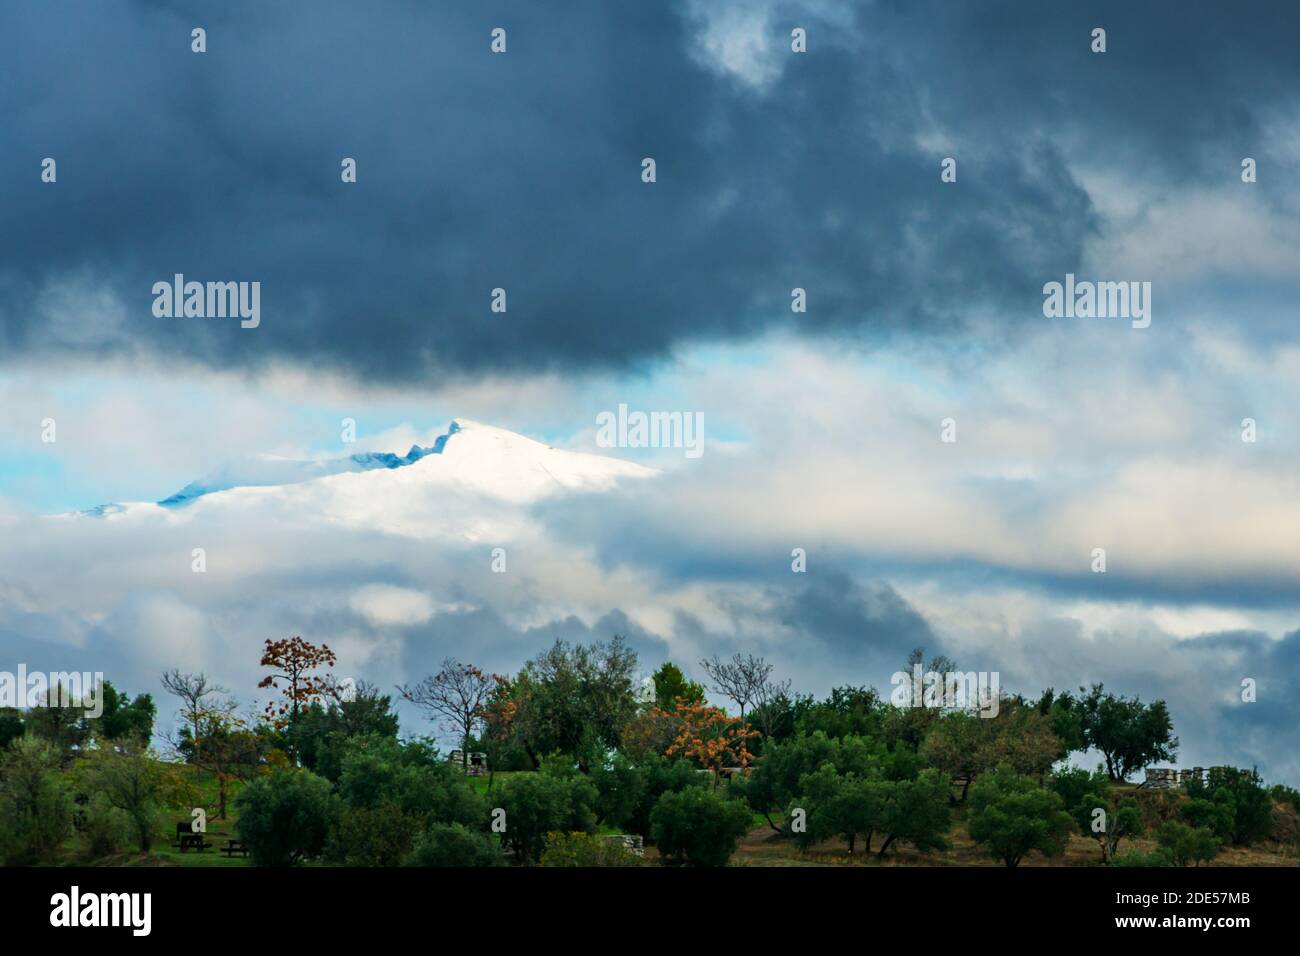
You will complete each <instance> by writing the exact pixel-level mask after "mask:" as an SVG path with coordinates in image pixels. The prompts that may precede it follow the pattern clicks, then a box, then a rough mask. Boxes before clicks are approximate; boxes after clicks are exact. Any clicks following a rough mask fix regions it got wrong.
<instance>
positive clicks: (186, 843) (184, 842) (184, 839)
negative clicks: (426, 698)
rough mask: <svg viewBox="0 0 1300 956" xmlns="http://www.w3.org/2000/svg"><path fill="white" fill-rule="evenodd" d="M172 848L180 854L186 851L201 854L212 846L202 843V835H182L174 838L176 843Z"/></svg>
mask: <svg viewBox="0 0 1300 956" xmlns="http://www.w3.org/2000/svg"><path fill="white" fill-rule="evenodd" d="M172 846H174V847H176V849H178V850H180V851H181V852H182V853H184V852H185V851H186V850H197V851H198V852H200V853H202V852H203V851H204V850H206V849H207V848H208V847H210V846H212V844H211V843H206V842H204V840H203V834H202V833H182V834H180V835H179V836H178V837H177V838H176V842H175V843H173V844H172Z"/></svg>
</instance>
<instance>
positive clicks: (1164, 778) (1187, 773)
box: [1142, 767, 1207, 790]
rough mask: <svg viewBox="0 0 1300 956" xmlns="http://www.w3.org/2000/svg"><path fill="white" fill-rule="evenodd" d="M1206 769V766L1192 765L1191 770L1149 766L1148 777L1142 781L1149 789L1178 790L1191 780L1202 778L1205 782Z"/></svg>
mask: <svg viewBox="0 0 1300 956" xmlns="http://www.w3.org/2000/svg"><path fill="white" fill-rule="evenodd" d="M1206 773H1207V771H1206V769H1205V768H1204V767H1192V768H1191V769H1190V770H1179V769H1177V768H1176V767H1147V769H1146V779H1145V780H1144V781H1142V786H1144V787H1146V788H1147V789H1148V790H1177V789H1178V788H1179V787H1183V786H1186V785H1187V782H1188V781H1189V780H1193V779H1196V780H1200V781H1201V782H1202V783H1204V782H1205V777H1206Z"/></svg>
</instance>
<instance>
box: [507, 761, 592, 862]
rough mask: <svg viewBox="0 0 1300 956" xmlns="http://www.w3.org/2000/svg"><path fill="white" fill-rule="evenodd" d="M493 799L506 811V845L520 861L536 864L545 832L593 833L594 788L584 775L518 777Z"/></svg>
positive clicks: (544, 838) (533, 774)
mask: <svg viewBox="0 0 1300 956" xmlns="http://www.w3.org/2000/svg"><path fill="white" fill-rule="evenodd" d="M494 800H495V801H496V802H497V803H498V805H499V807H500V808H501V809H502V810H504V811H505V842H506V845H507V846H508V847H509V848H510V849H511V851H513V852H514V854H515V856H516V857H517V858H518V859H520V860H533V861H536V860H537V859H538V858H539V857H540V856H541V854H542V850H543V849H544V848H545V846H546V835H547V834H548V833H552V832H556V831H559V832H565V833H572V832H582V833H594V832H595V831H596V813H595V806H596V800H597V792H596V787H595V785H594V784H593V783H592V782H591V781H590V780H588V779H587V778H586V777H584V776H569V777H566V776H561V775H558V774H554V773H545V772H544V773H525V774H517V775H515V776H513V777H510V778H509V779H508V780H506V782H505V783H504V784H502V786H501V788H500V789H499V790H498V791H496V793H495V794H494Z"/></svg>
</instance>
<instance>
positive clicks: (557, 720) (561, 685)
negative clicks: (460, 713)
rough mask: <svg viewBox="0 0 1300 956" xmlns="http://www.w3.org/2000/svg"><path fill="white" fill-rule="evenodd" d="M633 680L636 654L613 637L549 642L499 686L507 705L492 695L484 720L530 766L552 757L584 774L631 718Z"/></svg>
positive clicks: (612, 744) (615, 746)
mask: <svg viewBox="0 0 1300 956" xmlns="http://www.w3.org/2000/svg"><path fill="white" fill-rule="evenodd" d="M635 675H636V652H635V651H633V650H631V649H630V648H628V647H627V645H626V644H625V643H624V642H623V639H622V638H621V637H615V638H614V639H613V640H612V641H609V642H608V643H597V644H592V645H585V644H576V645H570V644H568V643H566V642H564V641H556V642H555V644H554V645H553V646H552V647H551V648H550V649H549V650H547V651H545V652H543V653H542V654H540V655H538V656H537V657H535V658H533V659H532V660H530V661H528V662H527V663H526V664H525V665H524V667H523V669H522V670H521V671H520V672H519V674H518V675H516V677H515V679H514V680H513V681H509V682H502V683H501V686H502V687H504V688H506V689H507V690H508V693H509V697H508V698H505V699H503V698H502V696H501V694H500V693H498V694H494V695H493V699H492V700H491V701H490V702H489V704H488V705H487V707H486V712H487V713H486V716H487V719H488V721H489V724H490V725H491V726H494V727H495V728H498V732H499V729H500V728H507V729H508V732H509V738H510V739H511V740H513V741H515V742H517V743H518V745H519V746H520V747H522V748H523V749H524V751H525V752H526V753H527V754H528V756H529V758H530V759H531V760H532V761H533V765H534V766H541V760H542V757H543V756H544V755H547V754H551V753H555V752H556V751H559V752H561V753H565V754H569V755H571V756H572V757H574V758H575V759H576V760H577V762H578V765H579V767H581V769H582V770H583V771H586V770H588V769H589V768H590V767H592V766H595V765H597V764H599V763H602V762H603V761H604V759H605V756H606V753H607V752H608V751H610V750H616V749H618V747H619V744H620V743H621V741H622V734H623V728H624V727H625V726H627V724H628V722H629V721H630V720H631V719H632V717H633V716H634V715H635V714H636V712H637V702H636V695H635V693H634V680H635Z"/></svg>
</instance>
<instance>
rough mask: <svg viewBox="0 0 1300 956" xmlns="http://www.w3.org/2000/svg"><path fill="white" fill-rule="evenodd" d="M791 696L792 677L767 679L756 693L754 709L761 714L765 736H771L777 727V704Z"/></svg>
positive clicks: (760, 721)
mask: <svg viewBox="0 0 1300 956" xmlns="http://www.w3.org/2000/svg"><path fill="white" fill-rule="evenodd" d="M789 696H790V679H789V678H788V677H787V678H786V679H785V680H783V681H774V680H765V681H763V683H762V684H761V685H760V686H759V688H758V690H757V692H755V694H754V710H755V711H756V712H757V713H758V714H759V715H760V720H759V723H761V724H762V728H761V729H762V731H763V736H764V737H771V736H772V731H773V730H774V729H775V724H776V718H777V709H776V708H777V705H778V704H780V703H781V702H782V701H785V700H787V699H788V698H789Z"/></svg>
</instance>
